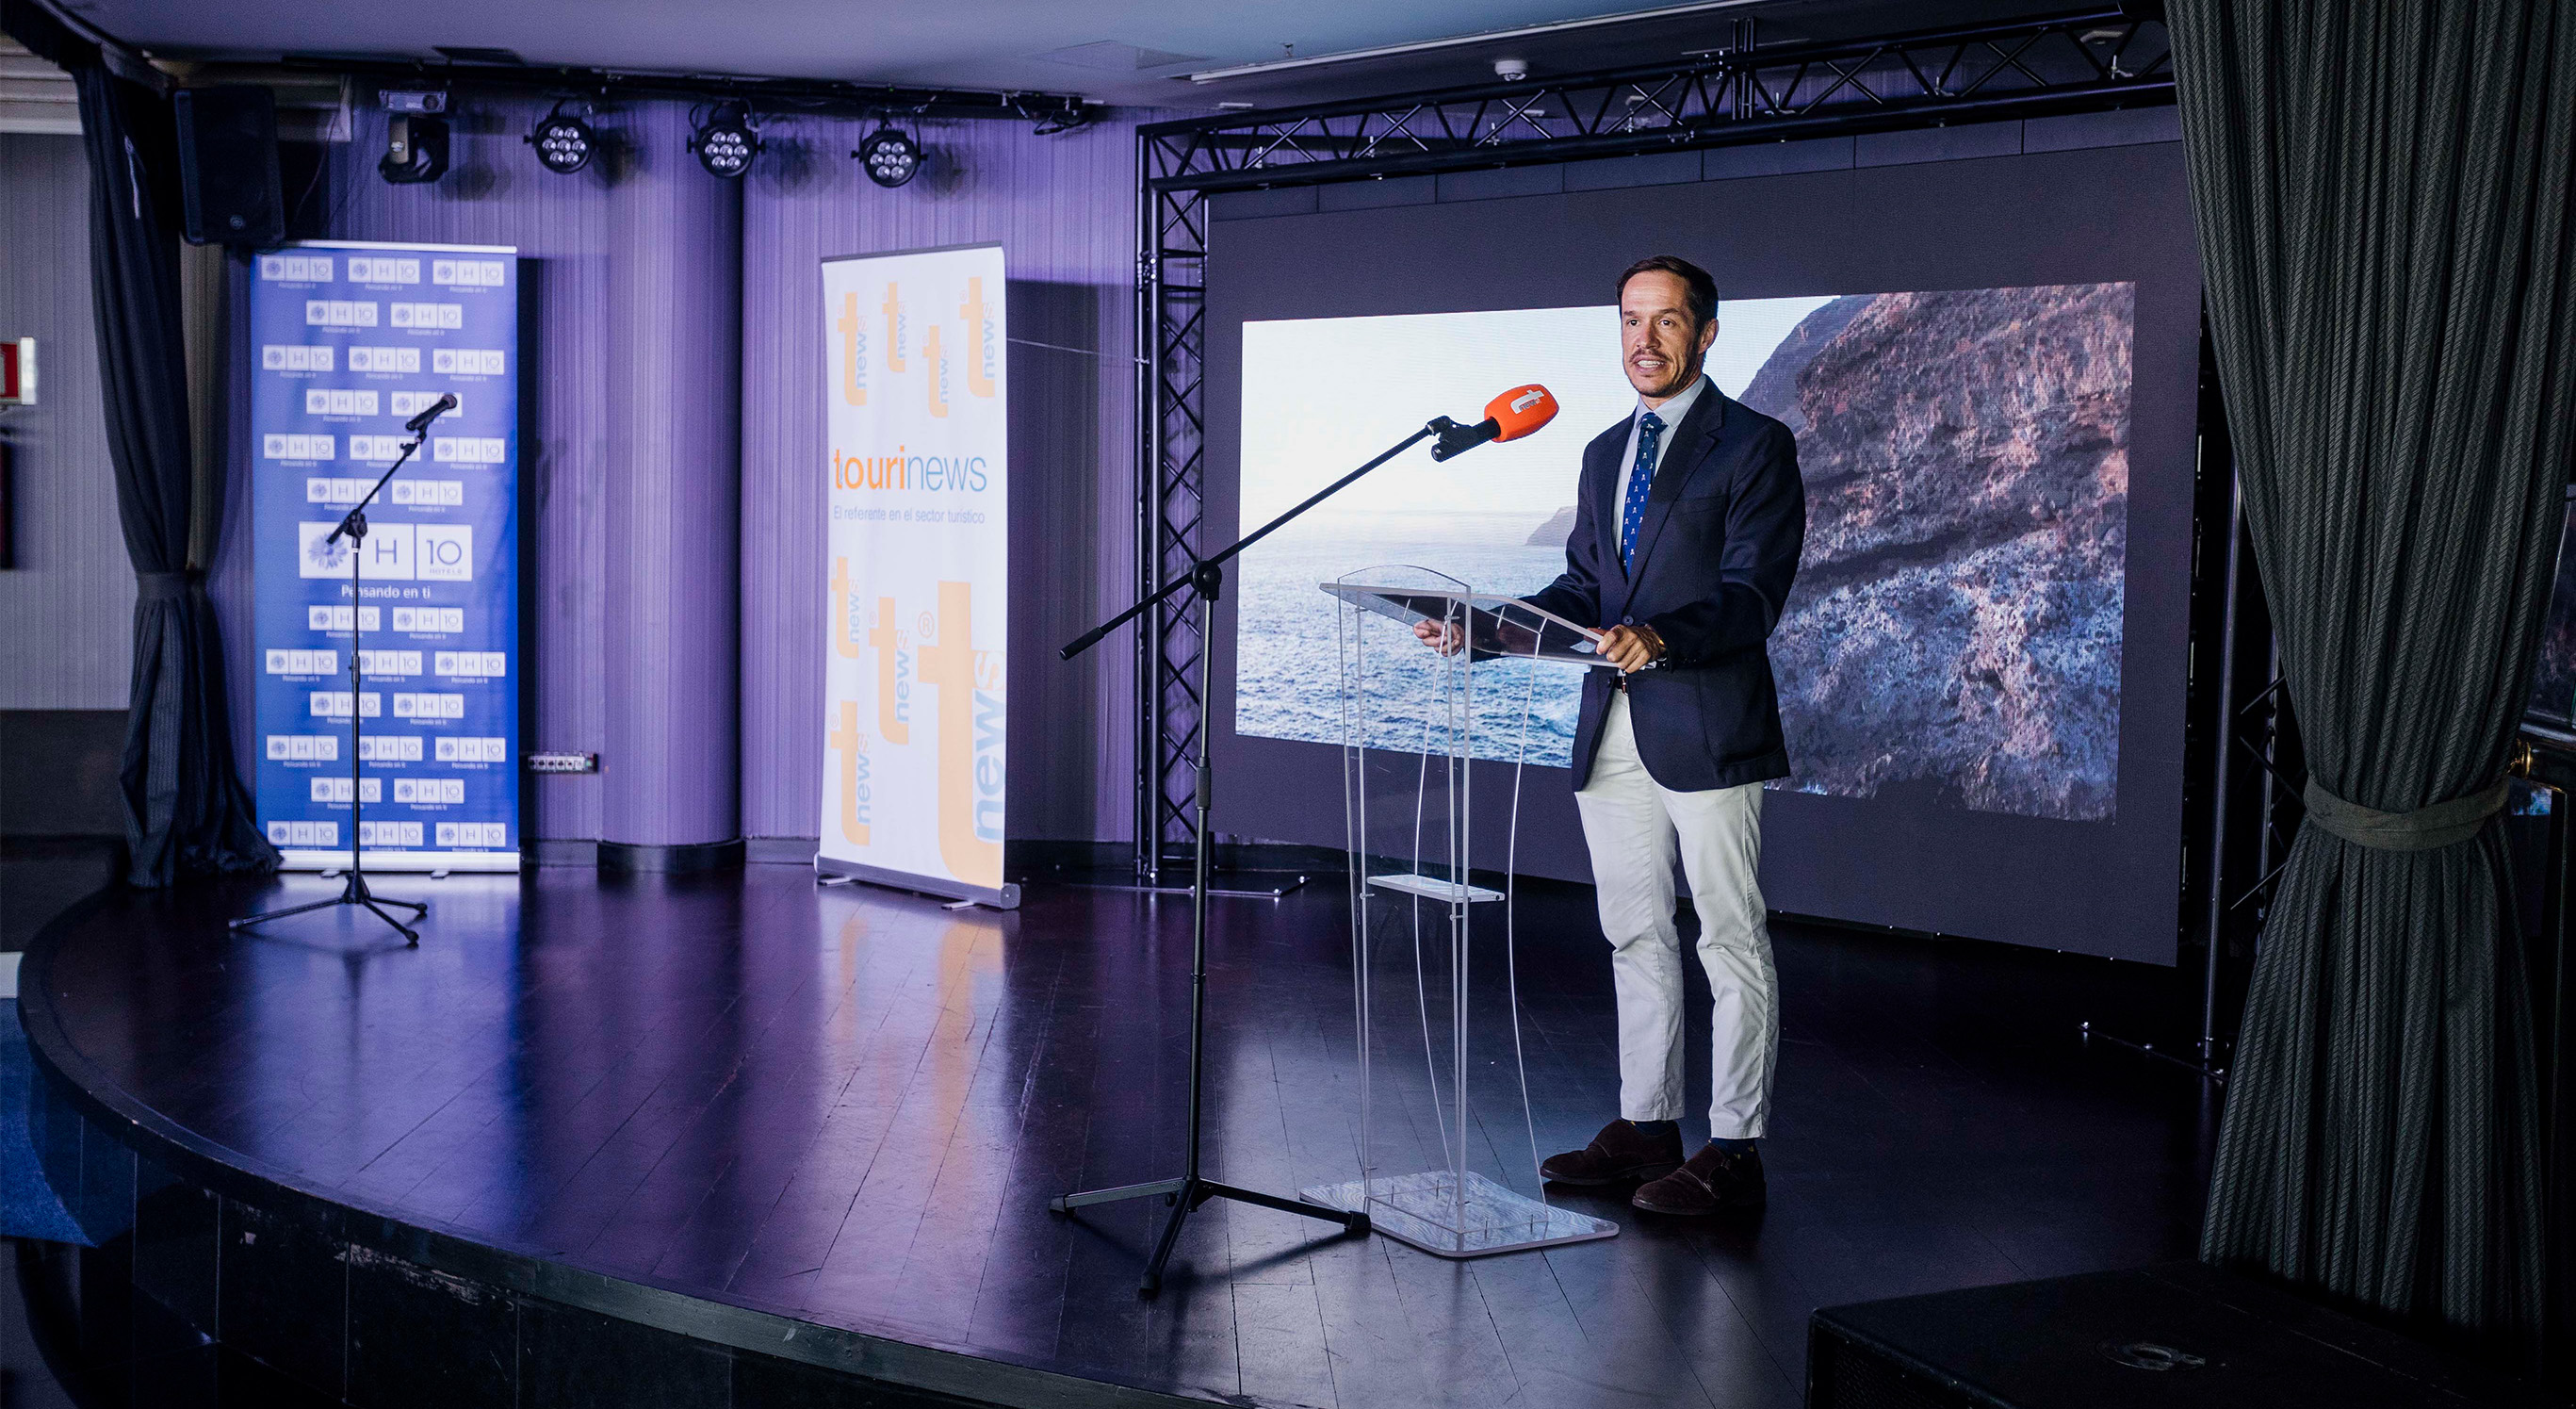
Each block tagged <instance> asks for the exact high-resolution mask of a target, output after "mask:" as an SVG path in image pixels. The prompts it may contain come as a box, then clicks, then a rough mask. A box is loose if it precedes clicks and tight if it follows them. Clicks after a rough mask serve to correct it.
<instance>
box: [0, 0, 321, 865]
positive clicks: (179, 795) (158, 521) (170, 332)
mask: <svg viewBox="0 0 2576 1409" xmlns="http://www.w3.org/2000/svg"><path fill="white" fill-rule="evenodd" d="M0 29H6V30H7V31H8V32H9V34H10V35H11V36H12V37H14V38H16V39H17V40H18V41H19V42H20V43H23V44H25V45H26V46H27V47H28V48H29V49H30V50H32V51H34V52H35V53H36V54H37V55H38V56H39V57H41V58H44V59H45V60H47V61H48V62H51V63H53V64H55V65H58V66H59V67H61V68H63V69H64V70H66V71H68V72H69V73H70V74H71V76H72V81H73V83H74V84H75V85H76V86H77V88H78V90H79V93H80V114H81V139H82V142H83V143H84V145H85V146H86V148H87V149H88V153H89V171H90V293H91V298H92V302H93V303H94V305H95V307H96V316H97V319H98V361H99V373H100V381H101V389H102V391H103V392H104V393H105V396H104V399H105V401H106V410H107V444H108V459H109V461H110V464H111V466H112V467H113V469H114V471H115V474H116V504H117V515H118V518H119V519H120V520H121V521H122V522H123V525H124V528H125V548H126V553H127V556H129V557H130V558H131V559H132V560H133V563H134V573H135V579H136V585H137V592H136V596H135V603H134V680H133V687H132V694H131V696H130V700H131V703H130V704H129V706H128V715H127V720H126V729H125V761H124V767H123V770H122V774H121V778H120V782H121V784H122V792H123V794H124V803H125V812H126V819H125V833H126V844H127V847H128V850H129V852H130V853H131V862H130V865H129V869H128V873H127V879H128V880H129V881H130V882H131V883H133V884H135V885H139V886H165V885H168V884H170V882H171V881H173V880H175V879H177V878H178V877H179V876H180V875H182V874H184V873H189V872H207V871H253V870H268V869H273V868H275V866H276V865H277V852H276V849H275V848H273V847H271V846H270V845H269V844H268V841H267V839H266V838H264V837H262V836H261V835H260V834H259V828H258V826H257V825H256V824H255V823H254V822H253V820H252V815H253V814H252V809H251V802H250V797H249V795H248V794H247V793H246V792H245V791H244V790H243V788H242V784H241V775H240V774H239V773H238V772H237V771H236V770H235V768H234V764H233V747H232V728H231V723H230V720H229V718H228V711H227V709H226V706H225V700H224V675H223V651H222V647H221V645H220V642H219V640H218V636H217V631H216V625H215V611H214V605H213V603H212V602H210V601H208V600H207V597H206V587H205V578H204V574H203V572H202V566H203V565H202V564H198V563H192V562H190V561H189V559H188V549H189V541H190V529H191V526H192V513H193V509H192V506H193V504H194V502H195V497H194V494H193V492H192V491H193V488H194V485H193V477H192V472H193V466H192V462H191V454H190V444H189V439H188V385H187V361H186V350H185V333H184V330H183V327H182V325H181V314H180V303H179V236H178V228H179V227H178V221H177V218H176V217H177V214H178V200H179V196H178V151H177V142H176V137H177V132H176V128H175V126H174V124H173V121H172V117H171V111H170V104H169V102H168V100H167V99H166V98H164V97H163V96H162V95H161V94H160V93H159V92H158V91H157V90H156V89H154V88H151V87H146V86H145V85H143V84H141V83H136V82H131V81H129V80H127V79H124V78H120V77H118V76H117V75H116V74H115V73H114V72H112V71H111V65H112V62H113V61H115V60H116V59H117V58H118V56H114V55H109V54H106V53H103V52H102V51H101V49H100V47H99V45H98V44H96V43H92V42H90V41H88V40H85V39H83V38H81V37H80V36H78V35H76V34H73V33H71V32H70V31H69V30H68V29H66V28H65V27H64V26H63V24H62V23H61V22H60V21H59V20H57V19H55V18H54V16H53V15H52V14H50V13H48V12H47V11H45V10H44V9H42V8H41V7H38V6H35V5H31V4H28V3H26V0H0ZM125 63H126V65H127V66H128V67H129V69H130V70H133V71H141V69H140V65H139V64H137V63H135V62H134V61H132V60H131V59H130V58H129V59H126V60H125ZM208 500H209V502H212V503H220V502H221V499H220V496H214V495H210V496H208ZM208 539H209V541H211V535H208Z"/></svg>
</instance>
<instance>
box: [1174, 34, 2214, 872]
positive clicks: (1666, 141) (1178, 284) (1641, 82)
mask: <svg viewBox="0 0 2576 1409" xmlns="http://www.w3.org/2000/svg"><path fill="white" fill-rule="evenodd" d="M2173 101H2174V81H2173V58H2172V51H2171V48H2170V44H2169V41H2168V39H2167V36H2166V32H2165V27H2164V26H2163V25H2162V24H2161V23H2158V22H2155V21H2152V20H2141V19H2135V18H2132V17H2130V16H2128V15H2125V14H2123V13H2122V12H2121V11H2120V10H2119V9H2118V8H2116V7H2112V6H2097V7H2094V8H2090V9H2085V10H2080V11H2074V12H2071V13H2066V14H2059V15H2053V16H2046V17H2041V18H2035V19H2026V20H2019V21H2015V22H2012V23H2009V24H1996V25H1986V26H1979V27H1973V28H1953V29H1941V30H1928V31H1922V32H1918V33H1911V34H1902V35H1893V36H1888V37H1884V38H1875V39H1864V40H1854V41H1843V42H1834V43H1810V44H1782V45H1767V46H1766V45H1761V44H1757V43H1755V42H1754V33H1753V25H1752V22H1751V21H1749V20H1737V21H1734V22H1732V23H1731V24H1730V26H1729V28H1728V31H1727V42H1726V43H1725V44H1724V45H1723V46H1721V47H1716V48H1712V49H1708V50H1704V51H1700V52H1695V53H1690V54H1685V55H1683V56H1681V58H1680V59H1678V60H1677V61H1671V62H1666V63H1661V64H1655V65H1646V66H1637V67H1628V68H1620V69H1610V70H1600V71H1595V72H1590V73H1582V74H1573V75H1566V76H1561V77H1550V78H1532V79H1526V80H1523V81H1521V82H1517V83H1491V84H1482V85H1477V86H1473V87H1467V88H1456V89H1445V90H1437V91H1429V92H1421V93H1410V94H1404V95H1400V96H1396V97H1391V98H1380V99H1371V100H1355V101H1348V102H1337V103H1321V104H1314V105H1309V106H1304V107H1296V108H1286V109H1279V110H1274V111H1247V112H1229V113H1220V114H1218V115H1216V116H1212V117H1202V118H1190V119H1184V120H1180V121H1174V122H1163V123H1155V124H1151V125H1149V126H1145V127H1140V128H1139V129H1137V134H1136V171H1137V189H1136V234H1137V248H1136V346H1137V351H1138V358H1139V361H1138V368H1137V386H1136V392H1137V396H1136V408H1137V422H1136V424H1137V475H1136V535H1137V536H1136V544H1137V553H1136V564H1137V575H1136V582H1135V587H1136V592H1137V595H1138V596H1139V597H1144V596H1149V595H1151V594H1152V593H1153V592H1154V591H1155V590H1157V589H1158V588H1160V587H1161V586H1162V585H1163V583H1164V582H1166V581H1168V580H1169V579H1170V578H1172V577H1174V576H1178V575H1183V574H1186V573H1187V572H1188V571H1189V569H1190V567H1191V565H1192V564H1193V563H1194V562H1195V561H1196V554H1197V552H1198V551H1199V550H1200V549H1201V548H1202V547H1203V546H1211V547H1212V546H1214V545H1213V544H1210V543H1208V541H1207V539H1206V536H1205V534H1204V529H1205V527H1206V525H1205V522H1204V513H1203V509H1202V505H1203V502H1204V500H1203V496H1202V493H1201V489H1202V484H1203V477H1204V473H1205V469H1206V464H1207V458H1206V449H1207V446H1206V419H1205V415H1204V407H1205V395H1204V393H1205V389H1206V374H1207V373H1206V369H1207V350H1208V348H1207V321H1206V319H1207V253H1208V221H1209V200H1210V197H1212V196H1214V195H1217V194H1220V193H1223V192H1229V191H1242V190H1252V189H1258V188H1262V187H1275V186H1292V185H1319V184H1323V183H1327V182H1339V181H1353V180H1365V179H1371V178H1376V177H1383V176H1398V175H1426V174H1435V173H1439V172H1448V171H1463V170H1471V169H1483V168H1492V167H1499V166H1524V165H1540V164H1547V163H1557V162H1568V161H1580V160H1590V159H1598V158H1604V157H1619V156H1636V155H1647V154H1653V153H1659V152H1680V151H1692V150H1698V149H1703V148H1710V147H1728V146H1743V145H1751V144H1755V143H1767V142H1783V141H1792V140H1799V139H1807V138H1817V137H1840V136H1849V135H1856V134H1864V133H1874V132H1888V131H1896V130H1901V129H1910V128H1926V127H1940V126H1946V125H1949V124H1953V123H1967V122H1989V121H2004V120H2009V119H2014V118H2026V117H2045V116H2053V115H2058V114H2065V113H2079V112H2100V111H2106V110H2109V109H2114V108H2135V107H2151V106H2162V105H2168V104H2171V103H2172V102H2173ZM1190 606H1191V604H1190V603H1189V602H1188V600H1187V599H1186V597H1181V598H1177V599H1176V600H1174V601H1173V602H1172V603H1171V604H1170V605H1169V606H1166V607H1164V608H1162V609H1159V610H1157V611H1156V612H1154V613H1152V614H1151V615H1150V616H1149V617H1148V618H1147V619H1146V622H1145V629H1144V630H1142V631H1140V632H1139V633H1138V637H1137V639H1138V649H1137V658H1136V699H1137V706H1138V708H1137V722H1136V742H1135V747H1136V796H1135V837H1136V839H1137V845H1136V872H1137V879H1138V881H1139V882H1140V883H1143V884H1147V885H1159V884H1161V883H1162V880H1163V877H1164V871H1165V868H1166V867H1167V866H1170V865H1172V864H1173V863H1174V862H1175V861H1176V860H1177V859H1178V858H1179V857H1180V856H1183V855H1186V854H1187V845H1188V843H1189V842H1190V841H1191V840H1192V839H1193V834H1192V832H1191V830H1190V805H1191V792H1192V788H1193V786H1194V781H1193V780H1194V772H1193V770H1192V768H1191V766H1190V765H1191V760H1192V758H1193V756H1194V753H1195V750H1196V747H1197V738H1198V731H1199V729H1200V728H1202V727H1203V723H1204V720H1203V716H1204V712H1205V711H1204V704H1205V702H1204V701H1203V700H1201V699H1200V697H1199V692H1198V688H1197V665H1198V659H1199V653H1200V652H1201V651H1203V650H1206V649H1209V647H1210V643H1209V642H1207V641H1205V640H1203V639H1201V637H1200V633H1199V627H1198V625H1197V617H1196V614H1195V613H1194V612H1193V611H1192V610H1191V609H1190Z"/></svg>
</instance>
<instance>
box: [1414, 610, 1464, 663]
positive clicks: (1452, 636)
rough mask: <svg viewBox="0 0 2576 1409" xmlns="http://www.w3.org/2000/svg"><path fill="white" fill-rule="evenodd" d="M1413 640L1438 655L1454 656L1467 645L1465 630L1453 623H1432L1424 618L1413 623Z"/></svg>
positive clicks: (1427, 618) (1429, 619)
mask: <svg viewBox="0 0 2576 1409" xmlns="http://www.w3.org/2000/svg"><path fill="white" fill-rule="evenodd" d="M1413 634H1414V637H1415V639H1417V640H1419V641H1421V642H1422V644H1424V645H1426V646H1429V647H1430V648H1431V649H1433V650H1435V651H1438V652H1439V653H1440V654H1442V655H1444V656H1447V655H1455V654H1457V653H1458V652H1459V651H1460V650H1462V649H1464V648H1465V647H1466V644H1467V628H1465V627H1463V626H1460V625H1459V624H1458V623H1456V622H1454V621H1433V620H1432V619H1431V618H1429V617H1427V616H1426V617H1424V618H1422V619H1421V620H1420V621H1417V622H1415V623H1413Z"/></svg>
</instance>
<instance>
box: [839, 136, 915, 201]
mask: <svg viewBox="0 0 2576 1409" xmlns="http://www.w3.org/2000/svg"><path fill="white" fill-rule="evenodd" d="M850 155H851V156H854V157H856V158H858V159H859V165H860V166H861V168H863V169H864V170H865V171H866V172H867V173H868V179H869V180H871V181H874V182H875V183H877V184H878V185H880V186H883V187H885V188H886V189H888V190H892V189H894V188H895V187H897V186H900V185H902V184H903V183H905V182H906V181H909V180H911V179H912V178H913V177H915V176H917V175H919V174H920V173H921V144H920V143H919V142H916V141H914V140H912V138H911V137H910V136H909V135H907V134H905V133H902V132H898V131H896V130H895V129H894V128H892V127H880V128H878V129H877V130H876V131H874V132H871V133H869V134H868V135H867V137H866V138H865V139H863V140H862V141H861V142H860V143H859V146H858V150H856V151H854V152H852V153H850Z"/></svg>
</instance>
